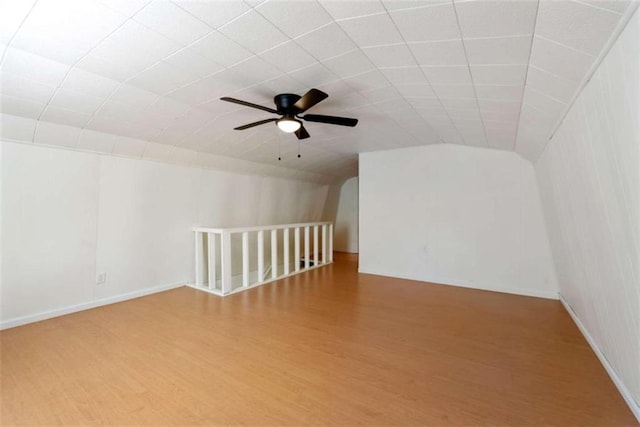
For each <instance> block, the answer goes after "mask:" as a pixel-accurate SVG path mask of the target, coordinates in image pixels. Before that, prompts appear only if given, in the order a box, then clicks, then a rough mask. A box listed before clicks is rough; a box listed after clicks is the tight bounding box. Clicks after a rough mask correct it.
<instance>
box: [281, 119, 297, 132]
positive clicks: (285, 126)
mask: <svg viewBox="0 0 640 427" xmlns="http://www.w3.org/2000/svg"><path fill="white" fill-rule="evenodd" d="M276 124H277V125H278V127H279V128H280V130H281V131H283V132H286V133H293V132H295V131H297V130H298V129H300V126H302V123H300V121H299V120H295V119H288V118H284V119H280V120H278V121H277V122H276Z"/></svg>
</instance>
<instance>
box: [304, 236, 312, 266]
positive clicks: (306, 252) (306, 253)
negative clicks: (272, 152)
mask: <svg viewBox="0 0 640 427" xmlns="http://www.w3.org/2000/svg"><path fill="white" fill-rule="evenodd" d="M309 258H311V255H310V254H309V227H305V228H304V268H309V265H310V264H311V260H310V259H309Z"/></svg>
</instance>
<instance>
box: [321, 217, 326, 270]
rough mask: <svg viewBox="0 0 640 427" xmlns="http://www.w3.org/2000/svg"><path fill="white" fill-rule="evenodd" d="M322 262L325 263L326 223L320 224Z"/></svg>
mask: <svg viewBox="0 0 640 427" xmlns="http://www.w3.org/2000/svg"><path fill="white" fill-rule="evenodd" d="M322 263H323V264H326V263H327V224H322Z"/></svg>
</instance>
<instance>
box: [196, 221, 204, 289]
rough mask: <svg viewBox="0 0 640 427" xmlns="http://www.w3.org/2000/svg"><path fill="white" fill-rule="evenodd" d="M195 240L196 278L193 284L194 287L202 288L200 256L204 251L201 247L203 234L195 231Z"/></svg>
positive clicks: (202, 246)
mask: <svg viewBox="0 0 640 427" xmlns="http://www.w3.org/2000/svg"><path fill="white" fill-rule="evenodd" d="M195 237H196V240H195V249H196V252H195V253H196V277H195V283H196V286H202V267H203V265H202V264H203V263H202V255H203V253H202V252H203V251H204V245H203V233H201V232H199V231H196V235H195Z"/></svg>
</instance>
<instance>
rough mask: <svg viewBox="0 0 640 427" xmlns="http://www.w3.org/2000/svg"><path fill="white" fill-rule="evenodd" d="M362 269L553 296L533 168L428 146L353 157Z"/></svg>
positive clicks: (510, 156) (479, 152) (491, 154)
mask: <svg viewBox="0 0 640 427" xmlns="http://www.w3.org/2000/svg"><path fill="white" fill-rule="evenodd" d="M359 246H360V271H362V272H366V273H373V274H380V275H385V276H394V277H404V278H410V279H417V280H423V281H429V282H436V283H444V284H453V285H460V286H468V287H474V288H480V289H489V290H498V291H504V292H513V293H520V294H525V295H534V296H542V297H549V298H557V292H558V288H557V283H556V278H555V273H554V268H553V264H552V260H551V254H550V250H549V244H548V240H547V234H546V231H545V227H544V223H543V218H542V213H541V210H540V202H539V196H538V192H537V186H536V182H535V175H534V170H533V167H532V165H531V164H530V163H529V162H527V161H526V160H524V159H522V158H521V157H519V156H518V155H517V154H515V153H513V152H506V151H497V150H485V149H479V148H474V147H466V146H454V145H432V146H425V147H414V148H406V149H400V150H391V151H379V152H371V153H363V154H360V245H359Z"/></svg>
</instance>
